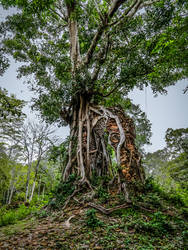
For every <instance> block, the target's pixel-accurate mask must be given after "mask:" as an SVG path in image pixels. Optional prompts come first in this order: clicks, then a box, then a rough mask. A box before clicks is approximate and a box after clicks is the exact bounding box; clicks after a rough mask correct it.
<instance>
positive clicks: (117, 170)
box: [61, 95, 145, 201]
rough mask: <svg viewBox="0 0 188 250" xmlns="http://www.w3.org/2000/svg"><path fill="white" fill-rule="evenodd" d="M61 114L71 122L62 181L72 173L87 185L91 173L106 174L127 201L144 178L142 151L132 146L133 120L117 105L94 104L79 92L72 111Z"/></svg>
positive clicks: (96, 175) (133, 142)
mask: <svg viewBox="0 0 188 250" xmlns="http://www.w3.org/2000/svg"><path fill="white" fill-rule="evenodd" d="M61 115H62V117H63V119H65V117H66V120H67V122H69V125H70V141H69V148H68V161H67V164H66V167H65V168H64V170H63V175H62V176H63V181H66V180H67V179H68V177H69V176H70V174H73V173H74V174H76V176H77V177H80V183H85V182H86V183H87V184H88V185H89V186H90V180H91V178H92V177H93V176H95V177H99V176H109V177H111V182H113V181H114V183H115V182H116V183H117V187H118V188H117V192H121V191H122V192H123V193H124V194H125V198H126V200H127V201H130V198H131V195H134V194H136V192H137V191H138V186H140V187H141V186H142V185H143V184H144V180H145V175H144V170H143V168H142V166H141V155H140V153H139V151H138V149H137V148H136V146H135V137H136V135H135V127H134V123H133V120H132V119H131V118H130V117H129V116H128V115H126V114H125V112H124V111H123V109H122V108H121V107H120V106H118V107H111V108H106V107H104V106H99V105H94V104H91V103H90V102H89V101H88V100H87V98H86V96H81V95H80V101H79V104H77V105H75V106H73V108H72V112H70V113H65V111H64V112H62V113H61ZM114 160H115V161H116V164H115V165H116V166H115V167H114V166H113V165H114V164H113V162H114ZM115 180H116V181H115Z"/></svg>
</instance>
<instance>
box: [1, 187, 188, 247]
mask: <svg viewBox="0 0 188 250" xmlns="http://www.w3.org/2000/svg"><path fill="white" fill-rule="evenodd" d="M77 198H79V197H77ZM106 198H107V197H106ZM106 198H105V197H104V196H103V198H95V199H93V201H92V202H95V204H98V205H100V206H101V205H102V206H103V207H106V208H108V207H109V206H110V207H113V204H112V200H111V201H109V199H106ZM139 201H144V202H145V204H147V209H144V208H143V207H142V208H141V207H139V206H133V207H130V208H122V209H119V210H116V211H114V212H113V213H111V214H110V215H105V214H103V213H101V212H100V211H98V210H97V209H93V208H91V207H90V206H89V205H88V204H89V203H87V202H86V203H85V204H84V205H82V204H78V202H76V200H73V201H71V202H70V204H69V206H67V208H66V209H65V210H64V211H62V210H61V209H60V210H56V211H53V212H50V213H48V212H47V213H46V212H45V211H41V214H40V217H43V218H37V217H36V216H32V217H31V216H30V217H29V218H27V219H25V220H22V221H19V222H17V223H16V224H14V225H7V226H4V227H1V228H0V249H5V250H8V249H9V250H12V249H26V250H29V249H46V250H50V249H51V250H53V249H136V250H137V249H140V250H141V249H142V250H149V249H150V250H151V249H165V250H175V249H177V250H180V249H184V250H186V249H188V223H187V212H186V211H187V210H186V208H183V207H182V206H180V204H179V202H178V201H169V200H167V199H166V198H162V197H161V196H160V194H159V193H157V192H153V191H152V192H147V194H145V195H142V196H141V197H140V198H139ZM110 202H111V203H110ZM116 202H117V200H116ZM119 202H120V200H119ZM120 203H121V202H120ZM142 203H143V202H142ZM114 205H117V204H114ZM145 207H146V206H145Z"/></svg>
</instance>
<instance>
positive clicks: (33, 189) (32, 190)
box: [29, 158, 41, 202]
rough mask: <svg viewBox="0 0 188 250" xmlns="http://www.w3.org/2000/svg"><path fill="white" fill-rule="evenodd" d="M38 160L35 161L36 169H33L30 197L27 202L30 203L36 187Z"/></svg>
mask: <svg viewBox="0 0 188 250" xmlns="http://www.w3.org/2000/svg"><path fill="white" fill-rule="evenodd" d="M40 160H41V159H40V158H39V159H38V161H37V164H36V167H35V177H34V181H33V185H32V189H31V195H30V197H29V202H31V201H32V199H33V194H34V191H35V186H36V180H37V176H38V170H39V164H40Z"/></svg>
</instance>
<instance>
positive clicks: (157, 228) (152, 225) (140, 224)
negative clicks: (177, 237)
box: [130, 212, 174, 236]
mask: <svg viewBox="0 0 188 250" xmlns="http://www.w3.org/2000/svg"><path fill="white" fill-rule="evenodd" d="M130 226H131V227H134V228H135V230H136V231H137V232H148V233H149V234H152V235H155V236H160V235H162V234H166V233H168V232H172V231H173V230H174V228H173V227H172V225H171V224H170V222H169V221H168V219H167V216H166V215H163V214H162V213H161V212H156V213H154V214H153V218H152V219H151V220H150V221H147V222H145V221H143V220H142V219H140V218H139V219H138V220H136V221H134V222H133V223H131V224H130Z"/></svg>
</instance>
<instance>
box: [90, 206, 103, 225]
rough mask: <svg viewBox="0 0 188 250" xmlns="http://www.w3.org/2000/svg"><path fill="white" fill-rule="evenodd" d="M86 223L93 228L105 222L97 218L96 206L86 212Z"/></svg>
mask: <svg viewBox="0 0 188 250" xmlns="http://www.w3.org/2000/svg"><path fill="white" fill-rule="evenodd" d="M86 225H87V226H88V227H92V228H95V227H98V226H102V225H103V222H102V221H100V220H99V219H98V218H97V216H96V210H95V209H94V208H92V209H89V210H87V212H86Z"/></svg>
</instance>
